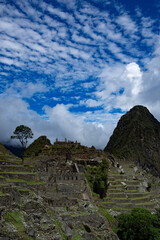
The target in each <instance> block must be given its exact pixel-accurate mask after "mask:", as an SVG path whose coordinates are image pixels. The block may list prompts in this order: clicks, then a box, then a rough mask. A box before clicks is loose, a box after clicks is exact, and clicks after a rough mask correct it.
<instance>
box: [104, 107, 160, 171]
mask: <svg viewBox="0 0 160 240" xmlns="http://www.w3.org/2000/svg"><path fill="white" fill-rule="evenodd" d="M104 151H106V152H109V153H111V154H113V155H114V156H116V157H118V158H122V159H128V160H132V161H135V162H137V163H139V164H141V165H142V166H144V167H147V168H149V169H150V170H153V171H154V172H155V171H158V173H159V174H160V122H159V121H158V120H157V119H156V118H155V117H154V116H153V115H152V114H151V113H150V112H149V110H148V109H147V108H146V107H144V106H141V105H137V106H135V107H133V108H132V109H131V110H130V111H128V112H127V113H126V114H125V115H123V116H122V117H121V119H120V120H119V122H118V125H117V127H116V128H115V130H114V132H113V135H112V136H111V137H110V140H109V142H108V144H107V146H106V147H105V149H104Z"/></svg>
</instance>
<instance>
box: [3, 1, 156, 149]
mask: <svg viewBox="0 0 160 240" xmlns="http://www.w3.org/2000/svg"><path fill="white" fill-rule="evenodd" d="M159 16H160V3H159V1H158V0H153V1H149V0H148V1H145V0H132V1H126V0H119V1H116V0H111V1H110V0H109V1H107V0H105V1H104V0H87V1H84V0H81V1H79V0H54V1H49V0H32V1H31V0H23V1H21V0H14V1H11V0H10V1H5V0H1V1H0V43H1V48H0V112H1V117H0V121H1V122H0V123H1V124H0V132H1V134H0V141H2V142H4V141H8V140H9V137H10V135H12V132H13V131H14V129H15V127H16V126H18V125H20V124H24V125H27V126H29V127H31V128H32V130H33V132H34V136H35V138H37V137H39V136H40V135H46V136H48V138H49V139H50V140H51V141H52V142H54V140H55V138H59V139H60V140H63V139H64V138H65V137H66V138H68V139H71V140H78V141H80V142H81V143H82V144H85V145H88V146H91V145H94V146H96V147H97V148H104V147H105V145H106V143H107V141H108V139H109V137H110V135H111V134H112V132H113V129H114V128H115V126H116V124H117V121H118V120H119V118H120V117H121V115H122V114H124V113H125V112H126V111H128V110H129V109H130V108H131V107H133V106H134V105H137V104H142V105H145V106H146V107H148V108H149V110H150V111H151V112H152V113H153V114H154V115H155V117H156V118H157V119H159V120H160V113H159V109H160V94H159V93H160V17H159Z"/></svg>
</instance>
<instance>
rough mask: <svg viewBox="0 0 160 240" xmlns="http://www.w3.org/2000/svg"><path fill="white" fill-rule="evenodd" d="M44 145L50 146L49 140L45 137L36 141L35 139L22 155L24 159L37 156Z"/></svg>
mask: <svg viewBox="0 0 160 240" xmlns="http://www.w3.org/2000/svg"><path fill="white" fill-rule="evenodd" d="M45 145H49V146H50V145H51V142H50V140H49V139H48V138H47V137H46V136H40V137H39V138H38V139H36V140H35V141H34V142H33V143H31V144H30V145H29V147H28V148H27V149H26V151H25V153H24V157H31V156H32V157H34V156H38V155H39V154H40V153H41V152H42V149H43V148H44V146H45Z"/></svg>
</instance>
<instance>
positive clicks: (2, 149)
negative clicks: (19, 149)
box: [0, 143, 13, 156]
mask: <svg viewBox="0 0 160 240" xmlns="http://www.w3.org/2000/svg"><path fill="white" fill-rule="evenodd" d="M0 155H10V156H12V155H13V154H12V153H11V152H10V151H9V150H8V149H7V148H5V147H4V145H3V144H2V143H0Z"/></svg>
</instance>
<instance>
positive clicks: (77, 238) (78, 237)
mask: <svg viewBox="0 0 160 240" xmlns="http://www.w3.org/2000/svg"><path fill="white" fill-rule="evenodd" d="M81 239H82V237H81V235H80V234H79V233H75V236H74V237H73V238H71V240H81Z"/></svg>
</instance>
